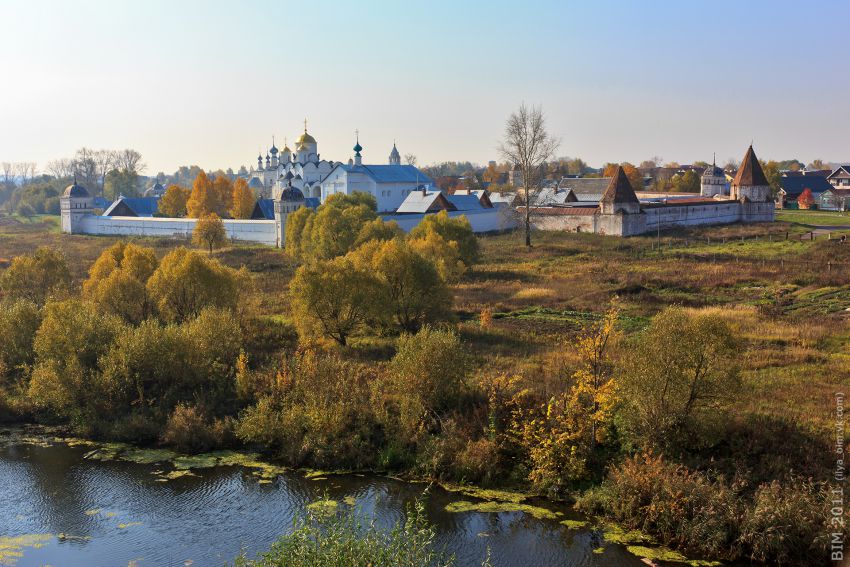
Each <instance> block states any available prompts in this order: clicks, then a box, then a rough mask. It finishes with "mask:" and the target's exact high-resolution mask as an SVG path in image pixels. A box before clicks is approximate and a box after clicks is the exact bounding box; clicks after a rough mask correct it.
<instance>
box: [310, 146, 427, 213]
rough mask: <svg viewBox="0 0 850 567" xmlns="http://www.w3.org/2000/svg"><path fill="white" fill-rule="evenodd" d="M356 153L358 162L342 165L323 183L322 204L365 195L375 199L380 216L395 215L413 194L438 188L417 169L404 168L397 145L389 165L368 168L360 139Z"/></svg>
mask: <svg viewBox="0 0 850 567" xmlns="http://www.w3.org/2000/svg"><path fill="white" fill-rule="evenodd" d="M353 149H354V159H353V160H351V161H349V162H348V163H347V164H343V163H338V164H337V165H336V166H335V167H334V168H333V169H332V170H331V172H330V173H329V174H328V175H327V177H325V179H324V180H323V181H322V184H321V185H322V192H321V199H322V202H324V201H325V199H327V198H328V197H329V196H331V195H335V194H337V193H343V194H346V195H350V194H351V193H354V192H361V193H368V194H370V195H373V196H374V197H375V201H376V202H377V204H378V212H379V213H385V212H393V211H395V210H396V209H398V208H399V207H400V206H401V204H402V203H403V202H404V200H405V198H406V197H407V196H408V195H409V194H410V193H412V192H414V191H417V190H418V191H421V190H422V189H423V188H428V187H432V186H433V185H434V181H433V180H432V179H431V178H430V177H428V176H427V175H425V174H424V173H422V172H421V171H419V169H418V168H417V167H416V166H414V165H401V156H400V155H399V152H398V148H396V145H395V144H393V149H392V151H391V152H390V157H389V163H388V164H386V165H366V164H364V163H363V156H362V155H361V154H360V152H361V151H362V150H363V147H362V146H361V145H360V140H359V139H358V140H357V143H356V144H355V145H354V148H353Z"/></svg>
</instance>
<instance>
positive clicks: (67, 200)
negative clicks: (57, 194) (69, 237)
mask: <svg viewBox="0 0 850 567" xmlns="http://www.w3.org/2000/svg"><path fill="white" fill-rule="evenodd" d="M59 208H60V216H61V219H62V232H65V233H68V234H74V233H79V232H82V230H81V224H82V221H83V218H84V217H86V216H88V215H92V214H94V200H93V199H92V198H91V196H90V195H89V192H88V191H87V190H86V188H85V187H83V186H82V185H79V184H78V183H77V179H76V178H74V184H73V185H68V187H67V188H66V189H65V192H64V193H62V197H61V198H60V199H59Z"/></svg>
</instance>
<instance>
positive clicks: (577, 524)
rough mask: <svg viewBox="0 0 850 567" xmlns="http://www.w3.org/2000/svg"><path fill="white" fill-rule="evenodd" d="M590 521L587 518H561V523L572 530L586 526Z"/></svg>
mask: <svg viewBox="0 0 850 567" xmlns="http://www.w3.org/2000/svg"><path fill="white" fill-rule="evenodd" d="M588 524H589V522H588V521H587V520H561V525H562V526H566V527H567V528H569V529H571V530H580V529H583V528H586V527H587V526H588Z"/></svg>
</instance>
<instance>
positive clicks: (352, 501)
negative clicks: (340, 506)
mask: <svg viewBox="0 0 850 567" xmlns="http://www.w3.org/2000/svg"><path fill="white" fill-rule="evenodd" d="M342 501H343V502H345V503H346V504H348V505H349V506H352V507H353V506H354V505H355V504H357V498H355V497H354V496H346V497H345V498H343V499H342Z"/></svg>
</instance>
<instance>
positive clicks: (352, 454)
mask: <svg viewBox="0 0 850 567" xmlns="http://www.w3.org/2000/svg"><path fill="white" fill-rule="evenodd" d="M368 378H369V376H368V374H367V373H366V372H365V368H364V367H362V366H359V365H356V364H354V363H351V362H346V361H343V360H342V359H340V358H339V357H337V356H335V355H323V354H318V353H316V352H313V351H305V352H302V353H299V354H298V355H296V356H293V357H290V358H285V359H284V361H283V364H282V368H281V370H280V372H279V373H278V375H277V377H276V381H275V382H276V383H275V385H274V387H273V389H272V392H271V393H269V394H267V395H263V396H261V397H260V398H259V400H258V401H257V403H256V404H255V405H253V406H251V407H249V408H247V409H246V410H244V411H243V412H242V414H241V416H240V420H239V424H238V426H237V429H236V433H237V435H238V436H239V438H240V439H242V440H243V441H246V442H251V443H258V444H261V445H263V446H264V447H266V448H269V449H271V450H273V451H275V452H277V453H278V454H279V455H280V456H281V457H282V458H283V459H284V460H285V461H286V462H287V463H289V464H291V465H296V466H298V465H305V464H306V465H311V466H317V467H326V466H333V467H335V468H340V467H350V468H355V469H362V468H368V467H370V466H372V465H373V464H374V463H375V460H376V454H377V451H376V449H375V445H374V443H373V438H374V437H375V435H376V432H375V427H374V425H375V420H374V417H373V412H372V409H371V407H370V404H369V385H368Z"/></svg>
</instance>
